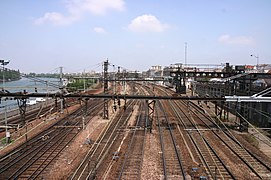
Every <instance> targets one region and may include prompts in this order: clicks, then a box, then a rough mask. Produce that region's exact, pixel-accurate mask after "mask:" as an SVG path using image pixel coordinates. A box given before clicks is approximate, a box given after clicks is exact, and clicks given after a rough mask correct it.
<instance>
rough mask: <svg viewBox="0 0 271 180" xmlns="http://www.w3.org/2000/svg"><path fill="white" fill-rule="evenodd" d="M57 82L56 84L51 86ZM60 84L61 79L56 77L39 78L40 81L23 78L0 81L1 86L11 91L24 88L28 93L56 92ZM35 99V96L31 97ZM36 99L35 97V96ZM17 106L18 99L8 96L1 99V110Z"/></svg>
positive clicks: (18, 90) (20, 90) (21, 90)
mask: <svg viewBox="0 0 271 180" xmlns="http://www.w3.org/2000/svg"><path fill="white" fill-rule="evenodd" d="M52 84H55V86H54V87H53V86H51V85H52ZM58 85H59V79H56V78H39V80H38V81H36V80H32V79H28V78H22V79H20V80H18V81H10V82H5V84H3V83H0V88H1V89H3V88H4V89H5V90H7V91H9V92H23V91H24V90H25V91H26V92H28V93H35V92H38V93H55V92H57V91H58V90H59V89H58V88H57V87H56V86H58ZM3 86H5V87H3ZM30 99H33V98H30ZM34 99H35V98H34ZM16 106H17V100H10V99H6V98H2V99H1V104H0V111H3V110H4V109H5V107H6V109H7V110H10V109H13V108H15V107H16Z"/></svg>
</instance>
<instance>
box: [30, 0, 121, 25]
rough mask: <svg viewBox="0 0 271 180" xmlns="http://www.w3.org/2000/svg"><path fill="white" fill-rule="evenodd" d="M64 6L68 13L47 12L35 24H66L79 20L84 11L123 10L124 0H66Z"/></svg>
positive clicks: (97, 12) (95, 12)
mask: <svg viewBox="0 0 271 180" xmlns="http://www.w3.org/2000/svg"><path fill="white" fill-rule="evenodd" d="M65 8H66V9H67V11H68V15H67V16H64V15H63V14H62V13H59V12H47V13H45V14H44V15H43V16H42V17H40V18H37V19H36V20H35V22H34V23H35V24H44V23H52V24H55V25H68V24H72V23H73V22H75V21H78V20H80V19H81V18H82V17H83V15H84V14H85V13H91V14H93V15H105V14H107V13H108V11H110V10H114V11H123V10H125V3H124V0H66V1H65Z"/></svg>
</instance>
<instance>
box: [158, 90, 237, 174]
mask: <svg viewBox="0 0 271 180" xmlns="http://www.w3.org/2000/svg"><path fill="white" fill-rule="evenodd" d="M159 90H160V91H162V92H164V93H167V92H165V91H164V90H161V89H159ZM170 105H171V107H172V109H173V110H174V111H175V114H176V115H177V116H178V117H179V120H181V123H182V124H183V126H184V127H185V128H187V126H186V124H185V123H184V122H183V120H182V118H181V116H180V115H179V112H178V111H177V110H176V108H175V107H174V106H173V103H172V102H170ZM176 105H177V103H176ZM178 106H179V105H178ZM179 110H180V111H181V112H182V113H183V114H184V115H185V116H186V117H187V119H188V120H189V121H190V123H191V124H192V125H193V126H194V127H195V129H196V130H197V127H196V125H195V123H193V122H192V121H191V119H190V118H189V117H188V116H187V114H186V113H185V112H184V111H183V108H179ZM197 132H198V133H199V134H200V138H202V139H203V141H204V142H205V144H206V145H207V146H208V147H209V148H210V150H211V151H212V152H213V153H214V155H215V157H217V158H218V160H219V161H220V162H221V163H222V165H223V167H224V168H225V169H226V171H227V172H228V173H229V175H230V176H231V177H232V178H233V179H235V178H234V176H233V175H232V173H231V172H230V171H229V169H228V168H227V166H226V165H225V163H224V162H223V161H222V159H221V158H220V157H219V156H218V154H217V153H216V152H215V151H214V149H213V147H211V145H210V144H209V143H208V141H206V139H205V138H204V136H203V135H202V134H201V132H200V131H198V130H197ZM188 135H189V136H190V137H191V138H190V139H191V140H192V142H193V144H194V145H195V147H196V149H197V150H198V152H199V153H200V155H201V157H202V159H203V160H204V162H205V164H206V166H207V168H208V170H209V172H210V173H211V176H212V177H213V178H215V175H214V174H213V173H212V170H211V167H210V166H209V164H208V163H207V161H206V159H205V157H204V156H203V154H202V152H201V150H200V147H199V145H198V144H197V142H196V141H195V139H194V137H193V136H192V134H191V133H188ZM211 157H212V156H211ZM212 158H213V157H212ZM213 161H214V160H213ZM214 162H215V161H214ZM215 166H216V167H217V165H215Z"/></svg>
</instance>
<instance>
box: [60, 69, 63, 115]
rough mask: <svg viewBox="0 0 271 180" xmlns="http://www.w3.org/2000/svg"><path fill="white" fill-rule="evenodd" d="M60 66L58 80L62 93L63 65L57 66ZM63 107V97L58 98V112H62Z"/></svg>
mask: <svg viewBox="0 0 271 180" xmlns="http://www.w3.org/2000/svg"><path fill="white" fill-rule="evenodd" d="M59 68H60V72H59V80H60V90H61V93H63V92H64V91H63V88H64V87H63V67H59ZM63 107H64V101H63V97H62V98H60V113H63Z"/></svg>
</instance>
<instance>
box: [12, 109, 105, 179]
mask: <svg viewBox="0 0 271 180" xmlns="http://www.w3.org/2000/svg"><path fill="white" fill-rule="evenodd" d="M97 107H98V106H97V105H94V108H93V106H90V107H89V109H92V110H93V109H94V110H95V109H96V110H98V111H99V110H100V108H97ZM78 113H79V114H81V113H82V110H81V109H80V108H79V109H77V110H76V111H74V112H73V113H72V114H71V116H72V117H69V118H70V119H71V120H75V119H74V118H73V116H78ZM97 113H98V112H97ZM79 116H80V115H79ZM62 121H65V122H67V120H66V119H65V118H63V119H62ZM88 121H89V120H88ZM88 121H87V122H88ZM60 122H61V121H60ZM60 122H56V123H54V124H53V125H51V126H50V127H49V128H48V129H50V128H52V127H53V126H54V125H56V124H58V123H60ZM75 123H79V121H77V122H75ZM61 131H64V132H66V135H69V134H67V133H69V132H70V131H72V130H71V129H68V130H66V129H65V128H64V130H63V129H61ZM50 132H51V133H54V132H56V133H55V136H57V138H58V139H59V138H60V139H61V136H59V134H60V135H61V133H59V131H57V130H56V128H54V129H53V130H51V131H50ZM43 133H44V132H41V133H40V134H39V135H42V134H43ZM77 133H78V132H77ZM77 133H75V134H74V136H72V137H71V139H70V140H69V141H67V142H66V143H65V144H67V143H69V142H70V141H71V140H72V139H73V138H74V137H75V136H76V135H77ZM49 135H50V136H51V134H49ZM62 135H64V133H63V134H62ZM64 136H65V135H64ZM36 137H37V136H36ZM40 138H41V137H39V138H36V139H35V138H32V139H34V141H33V142H38V141H39V140H40ZM51 139H52V136H51ZM53 139H54V138H53ZM62 140H63V141H64V140H65V138H62ZM30 141H31V140H30ZM55 142H58V140H56V139H55ZM47 143H51V141H48V142H47ZM31 144H32V143H31ZM51 144H52V143H51ZM53 144H54V143H53ZM59 145H61V142H60V143H59ZM31 146H33V145H31ZM36 146H37V145H36ZM65 146H66V145H64V146H63V147H62V149H63V148H64V147H65ZM27 147H30V145H29V144H28V146H27ZM42 147H43V146H37V148H36V149H37V150H38V151H39V150H43V148H42ZM49 148H50V147H49ZM56 148H57V147H56ZM21 149H22V150H23V148H21ZM60 150H61V149H60ZM33 151H34V150H33ZM53 152H54V151H52V153H53ZM30 153H31V152H30ZM37 153H38V152H37ZM44 153H45V152H44ZM59 153H60V151H59V152H58V154H59ZM58 154H56V155H55V156H54V157H57V155H58ZM13 156H14V155H13ZM38 159H39V158H37V160H38ZM52 160H53V159H51V160H50V162H52ZM27 162H29V160H28V161H27ZM50 162H49V163H50ZM33 163H35V162H33ZM33 163H31V164H33ZM48 165H49V164H47V165H46V166H45V167H43V169H41V170H40V171H39V173H38V174H36V175H35V174H32V175H34V177H37V176H38V175H40V173H41V172H42V171H43V170H44V169H45V168H46V167H47V166H48ZM28 167H30V165H29V164H28V165H26V166H24V167H23V168H22V167H21V168H19V169H25V170H26V169H28ZM39 168H40V167H39ZM36 170H37V169H36ZM22 173H23V172H22ZM22 173H20V174H22ZM16 174H17V175H16ZM20 174H18V173H16V172H15V173H13V175H15V177H17V176H19V175H20Z"/></svg>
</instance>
